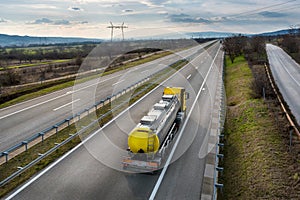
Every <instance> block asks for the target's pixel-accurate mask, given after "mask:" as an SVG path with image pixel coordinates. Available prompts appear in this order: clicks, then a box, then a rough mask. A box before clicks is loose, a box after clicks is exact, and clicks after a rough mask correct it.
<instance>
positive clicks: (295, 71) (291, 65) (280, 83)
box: [267, 44, 300, 124]
mask: <svg viewBox="0 0 300 200" xmlns="http://www.w3.org/2000/svg"><path fill="white" fill-rule="evenodd" d="M267 53H268V59H269V63H270V68H271V71H272V74H273V77H274V79H275V82H276V85H277V87H278V88H279V90H280V93H281V94H282V96H283V98H284V100H285V101H286V103H287V104H288V106H289V108H290V110H291V112H292V113H293V115H294V116H295V118H296V120H297V122H298V124H300V101H299V99H300V65H299V64H298V63H296V62H295V61H294V60H293V59H292V58H291V57H290V56H289V55H288V54H287V53H286V52H285V51H283V50H282V49H281V48H279V47H277V46H275V45H271V44H267Z"/></svg>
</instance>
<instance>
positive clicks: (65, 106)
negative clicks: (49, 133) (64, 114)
mask: <svg viewBox="0 0 300 200" xmlns="http://www.w3.org/2000/svg"><path fill="white" fill-rule="evenodd" d="M77 101H80V99H76V100H74V101H71V102H70V103H67V104H65V105H62V106H59V107H58V108H55V109H53V111H57V110H59V109H61V108H63V107H66V106H68V105H70V104H72V103H75V102H77Z"/></svg>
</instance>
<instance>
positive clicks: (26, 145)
mask: <svg viewBox="0 0 300 200" xmlns="http://www.w3.org/2000/svg"><path fill="white" fill-rule="evenodd" d="M22 144H23V145H25V151H27V150H28V141H23V142H22Z"/></svg>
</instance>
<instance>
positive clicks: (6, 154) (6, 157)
mask: <svg viewBox="0 0 300 200" xmlns="http://www.w3.org/2000/svg"><path fill="white" fill-rule="evenodd" d="M3 154H4V155H5V162H8V152H7V151H5V152H3Z"/></svg>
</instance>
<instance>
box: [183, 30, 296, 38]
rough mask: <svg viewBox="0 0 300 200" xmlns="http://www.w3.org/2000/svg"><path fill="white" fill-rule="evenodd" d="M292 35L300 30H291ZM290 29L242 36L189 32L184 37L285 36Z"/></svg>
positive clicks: (224, 33)
mask: <svg viewBox="0 0 300 200" xmlns="http://www.w3.org/2000/svg"><path fill="white" fill-rule="evenodd" d="M293 31H294V32H293V33H294V34H299V33H300V30H299V29H295V30H293ZM290 33H291V30H290V29H285V30H279V31H273V32H266V33H258V34H243V33H228V32H190V33H186V35H188V36H190V37H191V38H226V37H231V36H236V35H243V36H250V37H251V36H278V35H286V34H290Z"/></svg>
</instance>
